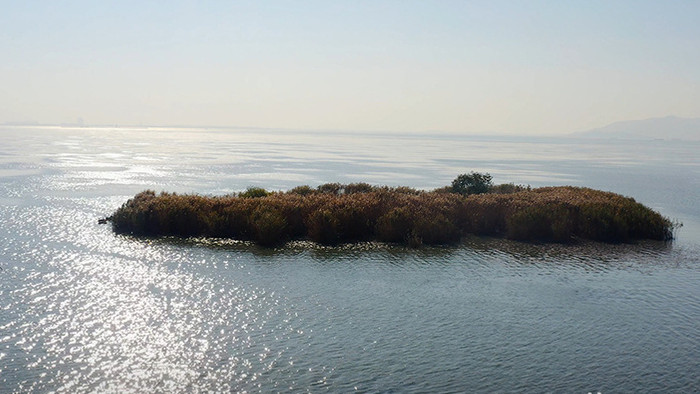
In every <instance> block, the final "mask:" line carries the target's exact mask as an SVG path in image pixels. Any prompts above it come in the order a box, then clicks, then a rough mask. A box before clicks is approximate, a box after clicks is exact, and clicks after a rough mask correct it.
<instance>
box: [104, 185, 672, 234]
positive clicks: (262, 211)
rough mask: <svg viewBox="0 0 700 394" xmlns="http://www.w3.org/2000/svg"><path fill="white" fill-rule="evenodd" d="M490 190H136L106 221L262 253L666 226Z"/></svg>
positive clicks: (605, 196) (573, 195)
mask: <svg viewBox="0 0 700 394" xmlns="http://www.w3.org/2000/svg"><path fill="white" fill-rule="evenodd" d="M493 188H494V189H496V190H492V191H491V192H489V193H484V194H468V195H466V196H464V195H461V194H457V193H450V192H448V191H446V190H445V189H444V188H443V189H438V190H436V191H432V192H424V191H417V190H415V189H410V188H388V187H376V186H371V185H368V184H364V183H358V184H350V185H341V184H325V185H322V186H319V187H318V188H315V189H313V188H311V187H309V186H300V187H297V188H294V189H292V190H290V191H289V192H286V193H282V192H273V193H270V192H266V191H265V192H264V193H263V191H264V190H263V189H259V190H258V189H249V190H248V191H247V192H244V193H241V194H240V195H229V196H221V197H205V196H199V195H178V194H175V193H161V194H156V193H155V192H153V191H145V192H142V193H139V194H137V195H136V196H135V197H134V198H132V199H130V200H129V201H127V202H126V203H125V204H124V205H122V206H121V207H120V208H119V209H117V211H116V212H115V213H114V214H113V215H112V216H111V218H110V219H111V221H112V226H113V229H114V231H116V232H118V233H128V234H135V235H149V236H157V235H174V236H183V237H189V236H205V237H227V238H236V239H244V240H252V241H255V242H257V243H259V244H261V245H265V246H270V245H276V244H280V243H284V242H286V241H288V240H291V239H310V240H312V241H315V242H318V243H321V244H326V245H335V244H339V243H345V242H357V241H367V240H377V241H382V242H393V243H401V244H406V245H410V246H420V245H423V244H427V245H439V244H455V243H457V242H459V241H460V239H461V237H462V236H464V235H466V234H477V235H491V236H499V237H506V238H509V239H514V240H522V241H537V242H562V243H566V242H572V241H575V240H577V239H590V240H595V241H604V242H630V241H633V240H637V239H656V240H669V239H671V238H672V230H673V225H672V224H671V222H670V221H669V220H668V219H666V218H664V217H663V216H661V215H660V214H658V213H657V212H655V211H653V210H651V209H649V208H647V207H645V206H643V205H641V204H639V203H637V202H636V201H634V199H631V198H627V197H623V196H620V195H618V194H614V193H609V192H603V191H598V190H593V189H588V188H579V187H569V186H567V187H545V188H539V189H532V190H531V189H530V188H529V187H528V188H525V187H521V186H513V185H507V186H501V187H498V186H494V187H493Z"/></svg>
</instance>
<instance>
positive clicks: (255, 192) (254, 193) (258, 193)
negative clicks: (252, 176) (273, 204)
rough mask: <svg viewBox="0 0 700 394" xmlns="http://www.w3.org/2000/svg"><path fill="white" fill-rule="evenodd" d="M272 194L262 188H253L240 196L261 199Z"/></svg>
mask: <svg viewBox="0 0 700 394" xmlns="http://www.w3.org/2000/svg"><path fill="white" fill-rule="evenodd" d="M269 195H270V193H269V192H268V191H267V190H265V189H263V188H262V187H255V186H251V187H249V188H247V189H246V190H245V191H244V192H241V193H240V194H239V196H240V197H243V198H259V197H266V196H269Z"/></svg>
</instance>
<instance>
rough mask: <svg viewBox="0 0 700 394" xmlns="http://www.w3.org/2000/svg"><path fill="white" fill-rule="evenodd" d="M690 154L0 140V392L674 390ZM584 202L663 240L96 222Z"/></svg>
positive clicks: (686, 317) (690, 342) (39, 131)
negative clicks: (351, 195) (566, 242)
mask: <svg viewBox="0 0 700 394" xmlns="http://www.w3.org/2000/svg"><path fill="white" fill-rule="evenodd" d="M698 151H700V144H698V143H688V142H677V141H676V142H674V141H652V142H631V141H622V142H620V141H617V142H615V141H612V142H610V141H596V140H588V141H585V140H574V139H565V138H560V139H545V138H540V139H518V138H505V137H502V138H477V137H469V138H467V137H456V136H434V137H430V138H428V137H425V136H418V135H391V134H383V135H372V134H352V133H323V132H303V131H293V132H292V131H275V130H244V129H241V130H213V129H209V130H199V129H153V128H151V129H125V128H111V129H110V128H100V129H90V128H80V129H70V128H47V127H43V128H39V127H36V128H21V127H0V223H1V224H2V227H1V228H0V392H47V391H55V392H71V393H72V392H92V391H100V392H129V391H131V392H202V391H250V392H257V391H262V392H275V391H283V392H286V391H304V392H305V391H310V392H318V391H331V392H348V391H354V390H357V391H362V392H367V391H369V392H375V391H382V392H384V391H394V392H426V391H429V392H474V391H477V392H503V391H515V392H523V391H528V392H588V391H593V392H595V391H601V392H604V393H608V392H694V391H697V390H699V389H700V372H699V371H700V193H699V192H700V158H699V155H698V154H697V152H698ZM471 170H476V171H487V172H490V173H491V174H492V175H494V178H495V180H496V182H498V183H501V182H516V183H526V184H531V185H533V186H541V185H562V184H571V185H586V186H591V187H595V188H600V189H605V190H611V191H615V192H618V193H621V194H625V195H629V196H632V197H635V198H636V199H637V200H638V201H641V202H643V203H645V204H647V205H649V206H651V207H653V208H655V209H657V210H658V211H660V212H661V213H662V214H664V215H666V216H668V217H671V218H673V219H677V220H680V221H682V222H683V223H684V226H683V227H682V228H681V229H680V230H679V231H678V232H677V239H676V240H675V241H674V242H673V243H659V242H642V243H639V244H635V245H605V244H584V245H575V246H561V245H531V244H523V243H514V242H508V241H503V240H494V239H484V238H468V239H466V240H465V242H464V244H463V245H462V246H460V247H457V248H424V249H420V250H411V249H405V248H401V247H396V246H387V245H380V244H360V245H354V246H343V247H337V248H324V247H319V246H316V245H314V244H307V243H301V242H299V243H292V244H289V245H287V246H286V247H284V248H279V249H274V250H268V249H261V248H258V247H256V246H252V245H248V244H245V243H237V242H231V241H227V240H204V239H189V240H181V239H168V238H165V239H136V238H131V237H126V236H117V235H114V234H113V233H112V232H111V230H110V228H109V227H108V226H100V225H98V224H97V219H98V218H99V217H104V216H106V215H108V214H110V213H111V212H112V211H113V210H114V209H116V208H117V207H118V206H119V205H121V204H122V203H123V202H124V201H126V200H127V199H128V198H130V197H131V196H133V195H134V194H135V193H137V192H139V191H142V190H144V189H155V190H167V191H178V192H197V193H203V194H222V193H230V192H234V191H240V190H243V189H245V188H246V187H247V186H251V185H257V186H263V187H266V188H268V189H287V188H290V187H292V186H296V185H299V184H310V185H317V184H320V183H325V182H335V181H339V182H357V181H367V182H370V183H374V184H388V185H411V186H416V187H420V188H433V187H439V186H443V185H446V184H448V183H449V182H450V181H451V180H452V179H453V178H454V177H455V176H456V175H457V174H459V173H464V172H468V171H471Z"/></svg>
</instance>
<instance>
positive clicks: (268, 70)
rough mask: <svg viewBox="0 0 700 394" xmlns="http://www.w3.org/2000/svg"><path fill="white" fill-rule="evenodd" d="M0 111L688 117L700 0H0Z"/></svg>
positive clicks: (239, 122)
mask: <svg viewBox="0 0 700 394" xmlns="http://www.w3.org/2000/svg"><path fill="white" fill-rule="evenodd" d="M0 54H1V57H0V123H1V122H22V121H35V122H41V123H67V122H70V123H73V122H76V121H77V119H78V118H82V119H84V121H85V123H88V124H121V125H212V126H255V127H281V128H312V129H351V130H395V131H425V130H438V131H445V132H465V133H474V132H476V133H486V132H498V133H516V134H533V133H548V134H549V133H562V132H571V131H576V130H581V129H587V128H592V127H598V126H602V125H605V124H607V123H611V122H614V121H618V120H627V119H642V118H650V117H657V116H666V115H678V116H684V117H700V1H662V0H659V1H642V0H634V1H614V0H604V1H563V0H562V1H554V0H552V1H541V2H539V1H442V0H441V1H408V0H399V1H379V0H372V1H330V0H324V1H250V2H248V1H210V2H204V1H180V2H177V1H158V2H149V1H143V0H139V1H114V2H111V1H45V2H38V1H1V0H0Z"/></svg>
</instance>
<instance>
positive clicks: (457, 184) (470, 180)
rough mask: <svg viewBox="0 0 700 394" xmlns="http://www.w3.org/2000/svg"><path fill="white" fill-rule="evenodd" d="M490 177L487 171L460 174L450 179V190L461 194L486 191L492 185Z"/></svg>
mask: <svg viewBox="0 0 700 394" xmlns="http://www.w3.org/2000/svg"><path fill="white" fill-rule="evenodd" d="M491 179H492V178H491V175H490V174H488V173H486V174H480V173H478V172H474V171H472V172H470V173H469V174H461V175H459V176H458V177H457V178H455V180H454V181H452V192H454V193H459V194H462V195H467V194H480V193H486V192H488V191H489V189H490V188H491V186H493V184H492V183H491Z"/></svg>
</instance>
